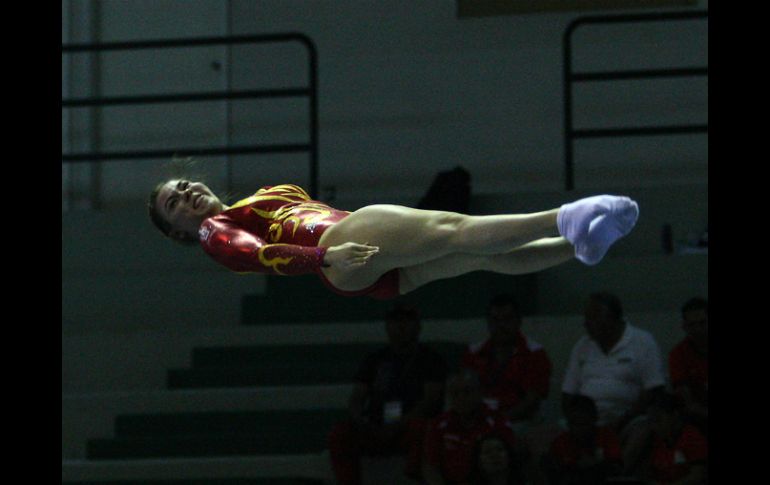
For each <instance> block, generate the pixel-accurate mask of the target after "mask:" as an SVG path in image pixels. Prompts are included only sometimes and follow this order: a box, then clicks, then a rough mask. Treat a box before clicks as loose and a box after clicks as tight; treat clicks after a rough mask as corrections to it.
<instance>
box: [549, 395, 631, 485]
mask: <svg viewBox="0 0 770 485" xmlns="http://www.w3.org/2000/svg"><path fill="white" fill-rule="evenodd" d="M565 417H566V418H567V427H568V428H567V430H565V431H563V432H562V433H561V434H559V435H558V436H557V437H556V439H555V440H554V441H553V443H552V444H551V448H550V450H549V453H548V455H547V456H546V458H545V460H544V461H545V463H544V468H545V470H546V475H547V476H548V481H549V483H551V484H553V485H598V484H602V483H604V482H605V481H606V480H607V478H608V477H610V476H614V475H618V474H620V472H621V471H622V458H621V452H620V441H619V439H618V436H617V434H616V433H615V431H614V430H613V429H612V428H611V427H608V426H602V427H600V426H597V424H596V423H597V420H598V418H599V416H598V413H597V410H596V403H594V401H593V399H591V398H590V397H587V396H581V395H576V396H574V397H573V398H572V399H571V401H570V404H569V408H568V409H567V412H566V416H565Z"/></svg>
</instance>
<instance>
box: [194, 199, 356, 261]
mask: <svg viewBox="0 0 770 485" xmlns="http://www.w3.org/2000/svg"><path fill="white" fill-rule="evenodd" d="M349 214H350V213H349V212H347V211H341V210H337V209H334V208H332V207H330V206H328V205H326V204H324V203H322V202H318V201H315V200H312V199H311V198H310V196H309V195H308V194H307V192H305V191H304V190H303V189H302V188H300V187H298V186H296V185H291V184H285V185H276V186H268V187H263V188H261V189H259V190H258V191H257V193H256V194H254V195H252V196H251V197H247V198H245V199H243V200H241V201H239V202H236V203H235V204H233V205H232V206H231V207H230V208H229V209H227V210H225V211H223V212H222V213H220V214H217V215H216V216H213V217H209V218H208V219H206V220H204V221H203V223H201V226H200V229H199V231H198V236H199V239H200V243H201V246H203V249H204V250H205V251H206V253H207V254H209V255H210V256H211V257H212V258H214V259H215V260H216V261H217V262H219V263H221V264H223V265H224V266H226V267H228V268H230V269H231V270H233V271H237V272H259V273H269V274H279V275H300V274H306V273H318V274H320V268H321V265H322V264H323V258H324V255H325V254H326V248H322V247H318V241H319V240H320V238H321V235H322V234H323V233H324V231H325V230H326V229H327V228H329V226H332V225H333V224H335V223H336V222H339V221H340V220H342V219H344V218H345V217H347V216H348V215H349Z"/></svg>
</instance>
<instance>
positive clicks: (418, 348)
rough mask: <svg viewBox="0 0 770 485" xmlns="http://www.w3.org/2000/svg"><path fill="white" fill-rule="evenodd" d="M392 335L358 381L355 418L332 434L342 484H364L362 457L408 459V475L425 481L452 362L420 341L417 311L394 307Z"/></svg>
mask: <svg viewBox="0 0 770 485" xmlns="http://www.w3.org/2000/svg"><path fill="white" fill-rule="evenodd" d="M386 331H387V334H388V341H389V346H388V347H386V348H384V349H382V350H380V351H377V352H374V353H373V354H371V355H369V356H367V357H366V359H364V361H363V362H362V364H361V367H360V369H359V371H358V373H357V375H356V377H355V383H354V386H353V392H352V394H351V396H350V399H349V411H350V417H349V419H348V420H346V421H344V422H342V423H339V424H337V425H336V426H335V427H334V429H332V431H331V433H330V435H329V452H330V458H331V463H332V469H333V471H334V474H335V476H336V478H337V481H338V483H340V484H360V483H361V457H362V456H392V455H404V456H405V457H406V466H405V474H406V475H407V476H409V477H412V478H415V479H416V478H419V474H420V457H421V451H422V438H423V436H424V434H425V429H426V426H427V423H428V419H429V418H431V417H434V416H436V415H437V414H438V413H439V412H441V409H442V407H443V395H444V381H445V379H446V363H445V361H444V359H443V358H442V357H441V356H440V355H439V354H437V353H436V352H434V351H433V350H431V349H430V348H429V347H427V346H425V345H423V344H421V343H420V342H419V334H420V317H419V313H418V312H417V310H416V309H414V308H407V307H396V308H394V309H393V310H392V311H391V312H390V313H389V314H388V315H387V317H386Z"/></svg>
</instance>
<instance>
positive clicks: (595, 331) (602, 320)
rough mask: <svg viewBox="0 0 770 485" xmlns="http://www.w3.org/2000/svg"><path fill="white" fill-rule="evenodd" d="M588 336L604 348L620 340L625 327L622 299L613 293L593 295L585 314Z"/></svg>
mask: <svg viewBox="0 0 770 485" xmlns="http://www.w3.org/2000/svg"><path fill="white" fill-rule="evenodd" d="M584 318H585V322H584V324H585V329H586V332H587V333H588V336H589V337H591V338H592V339H593V340H595V341H596V342H598V343H599V344H600V345H602V346H610V345H612V344H613V343H615V341H616V340H617V339H619V338H620V336H621V335H622V332H623V328H624V326H625V322H624V321H623V307H622V305H621V304H620V299H619V298H618V297H617V296H615V295H613V294H612V293H607V292H599V293H592V294H591V295H590V296H589V297H588V302H587V303H586V306H585V312H584Z"/></svg>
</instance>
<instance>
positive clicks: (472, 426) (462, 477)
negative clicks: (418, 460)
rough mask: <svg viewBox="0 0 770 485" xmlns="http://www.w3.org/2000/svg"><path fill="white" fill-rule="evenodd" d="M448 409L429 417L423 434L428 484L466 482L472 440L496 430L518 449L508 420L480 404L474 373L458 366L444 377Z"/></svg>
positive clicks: (479, 392)
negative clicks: (450, 374) (430, 418)
mask: <svg viewBox="0 0 770 485" xmlns="http://www.w3.org/2000/svg"><path fill="white" fill-rule="evenodd" d="M447 400H448V402H449V409H448V410H447V411H446V412H444V413H442V414H440V415H439V416H438V417H437V418H435V419H433V420H432V421H431V422H430V423H429V425H428V431H427V433H426V435H425V440H424V450H423V463H422V475H423V479H424V480H425V482H426V483H427V484H428V485H448V484H466V483H468V481H469V480H470V476H471V472H472V470H473V467H474V455H473V452H474V447H475V445H476V442H477V441H478V440H479V439H480V438H481V437H483V436H485V435H487V434H489V433H493V432H494V433H497V434H498V435H499V436H501V437H503V439H505V441H506V443H507V444H508V445H509V446H511V447H512V448H513V449H515V450H517V452H519V451H520V448H519V447H518V444H517V441H516V438H515V435H514V433H513V430H512V428H511V423H510V421H509V420H508V419H506V417H505V416H504V415H503V414H501V413H499V412H497V411H494V410H492V409H490V408H489V407H487V406H486V405H485V404H484V401H483V400H482V397H481V386H480V383H479V380H478V376H476V374H475V373H474V372H473V371H471V370H470V369H462V370H460V372H458V373H456V374H453V375H452V376H450V377H449V379H447Z"/></svg>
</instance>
